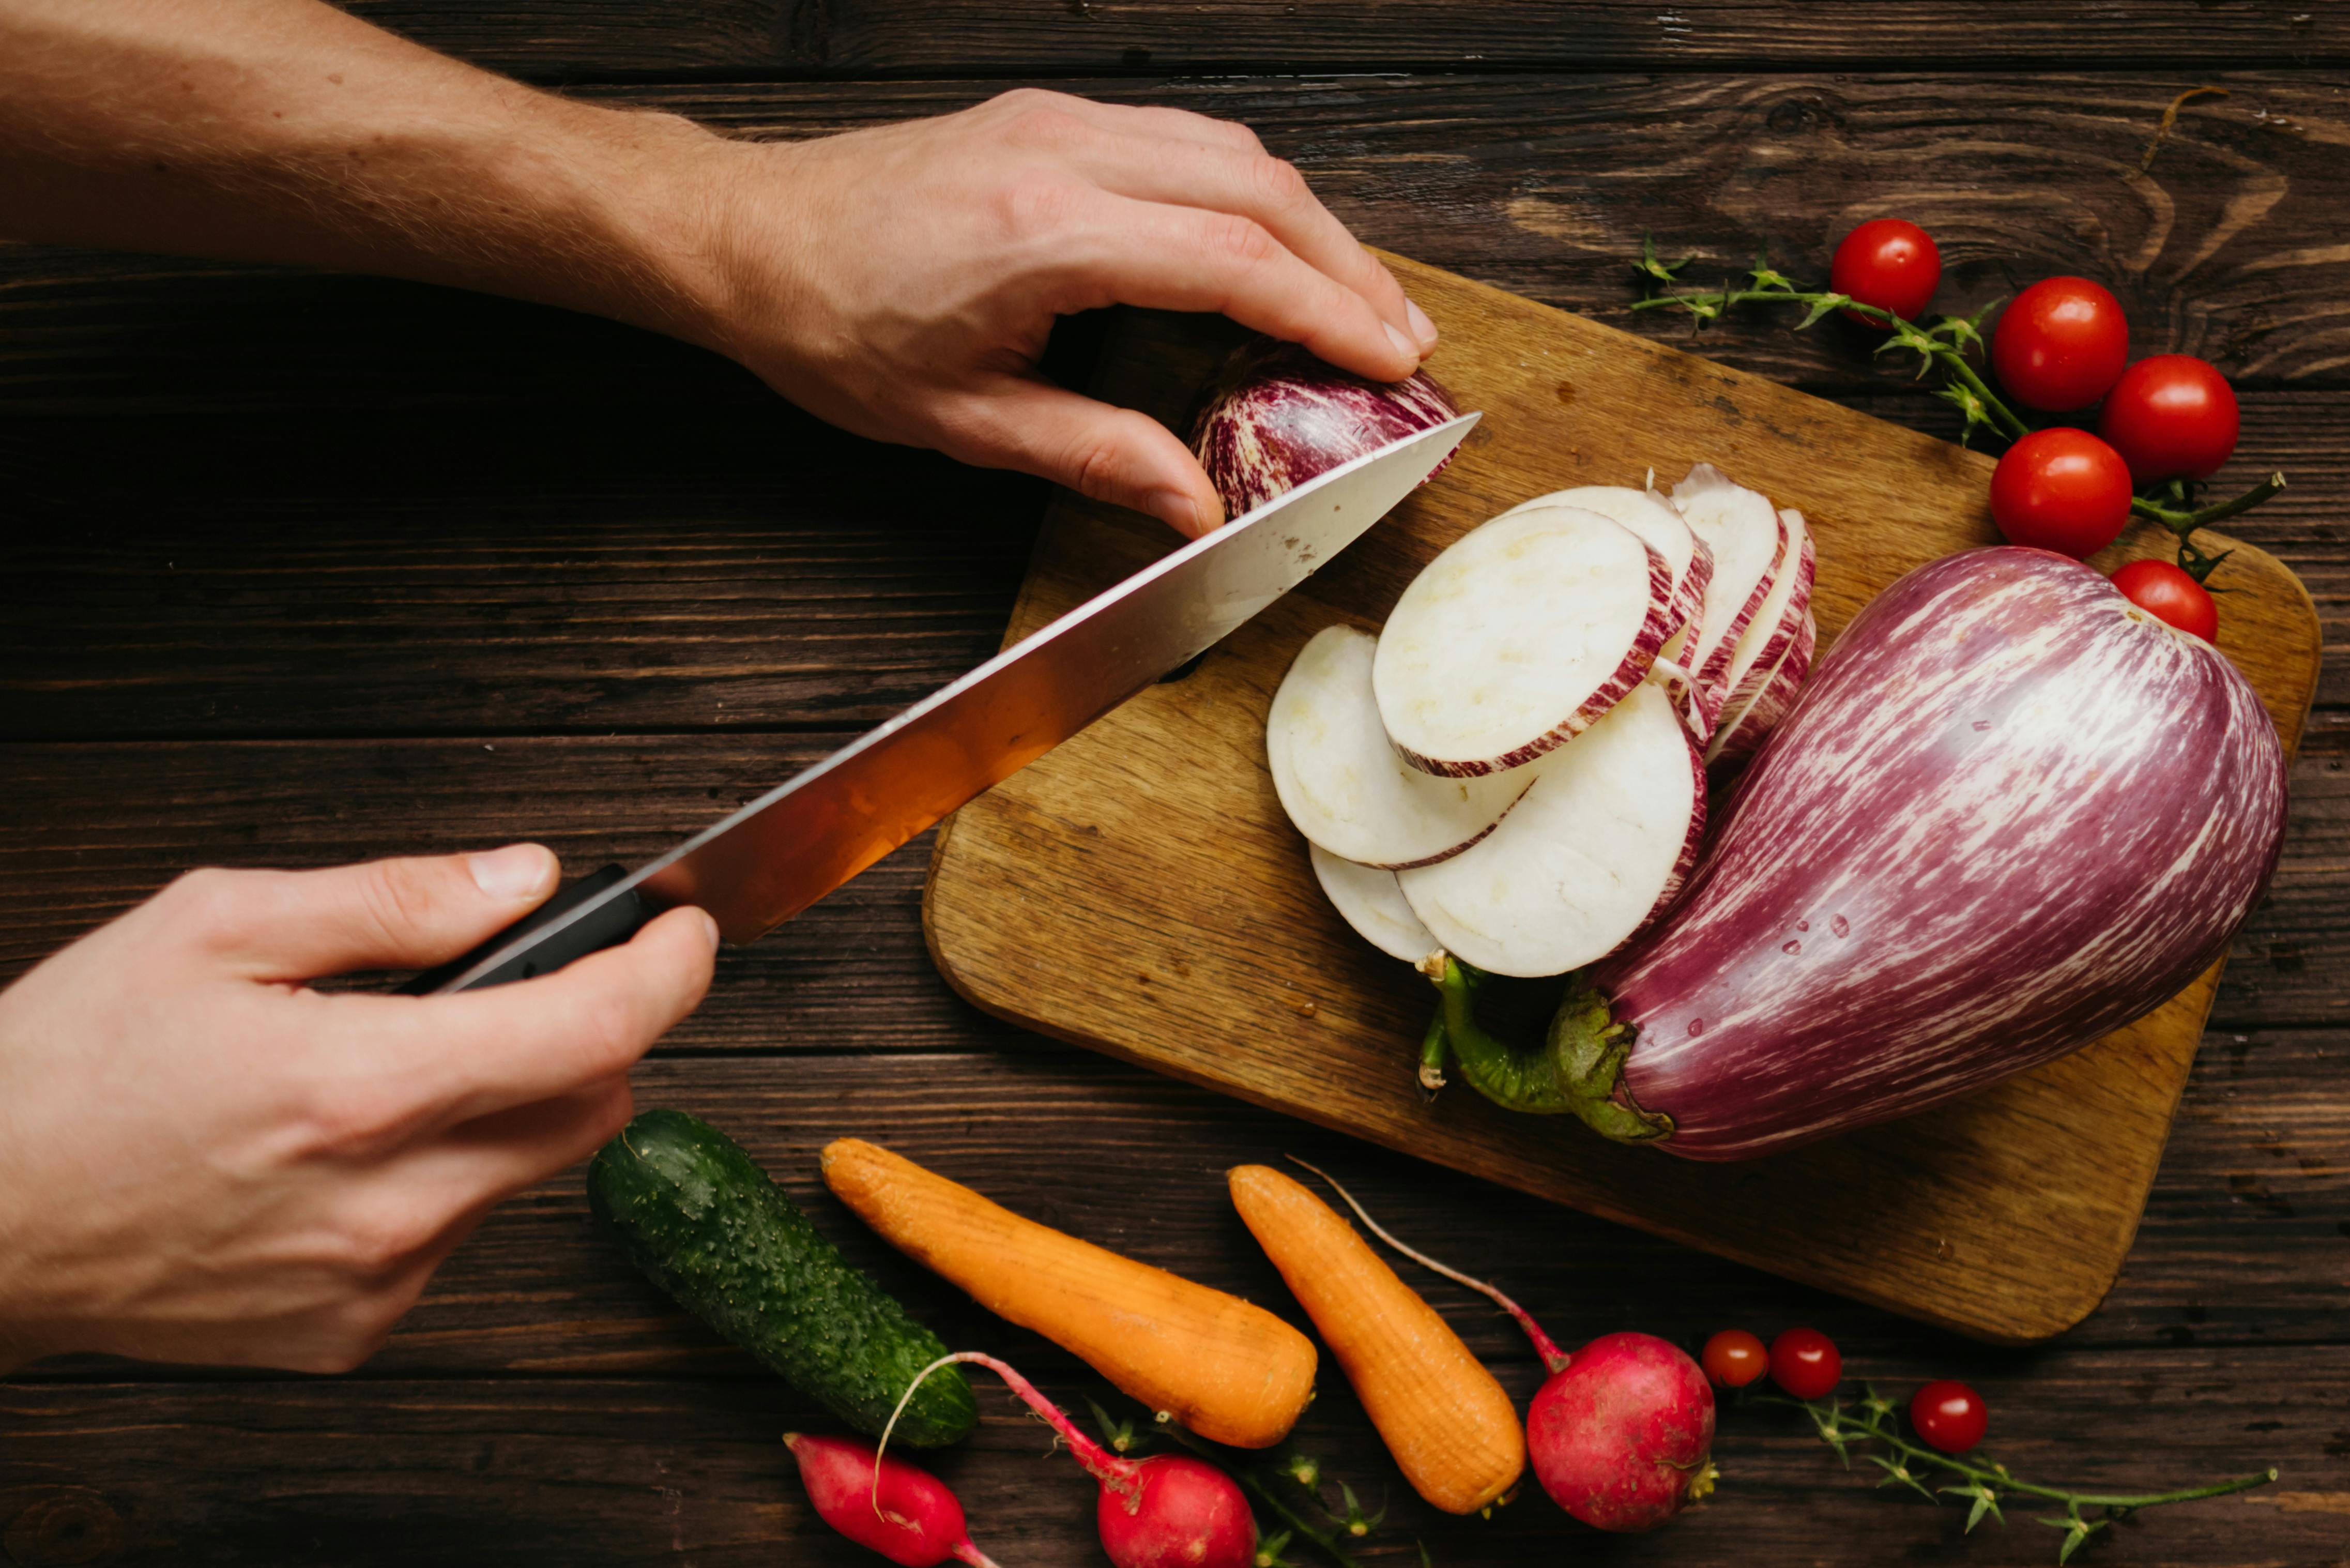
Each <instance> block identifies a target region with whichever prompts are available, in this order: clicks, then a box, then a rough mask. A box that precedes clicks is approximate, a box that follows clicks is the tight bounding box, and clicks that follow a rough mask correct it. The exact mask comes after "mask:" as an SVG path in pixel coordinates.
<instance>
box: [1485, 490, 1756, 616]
mask: <svg viewBox="0 0 2350 1568" xmlns="http://www.w3.org/2000/svg"><path fill="white" fill-rule="evenodd" d="M1546 506H1573V507H1577V508H1579V509H1581V510H1583V511H1585V512H1596V513H1598V514H1599V515H1601V516H1602V517H1608V518H1613V519H1614V520H1615V521H1617V522H1618V523H1621V524H1624V526H1625V527H1627V528H1629V529H1630V530H1632V532H1633V533H1635V534H1638V535H1639V536H1640V537H1641V539H1642V540H1644V541H1645V542H1646V543H1647V544H1648V547H1649V548H1650V549H1652V550H1654V551H1656V553H1657V554H1658V555H1659V556H1663V557H1664V558H1665V565H1666V566H1669V567H1671V568H1672V573H1673V589H1672V600H1671V604H1670V607H1669V609H1668V612H1667V618H1669V620H1670V621H1671V623H1672V627H1673V632H1672V639H1669V640H1668V641H1667V643H1666V654H1665V657H1667V658H1670V657H1671V655H1672V650H1673V649H1674V647H1675V646H1676V640H1675V639H1682V638H1683V637H1685V635H1686V634H1687V633H1688V632H1689V631H1690V628H1691V625H1692V623H1694V622H1695V621H1696V620H1697V618H1698V617H1699V615H1700V613H1701V612H1702V611H1703V609H1704V606H1705V586H1706V584H1707V583H1708V582H1710V581H1711V580H1712V577H1713V552H1712V551H1711V550H1709V549H1707V548H1706V547H1705V546H1704V545H1703V544H1701V543H1700V541H1699V539H1698V536H1697V533H1696V531H1695V530H1694V529H1692V528H1690V525H1689V522H1688V520H1687V519H1686V518H1684V517H1682V515H1681V514H1680V513H1679V512H1678V511H1677V510H1675V509H1674V506H1673V504H1672V503H1671V502H1670V501H1669V500H1667V499H1666V498H1665V497H1663V496H1662V495H1659V494H1658V493H1656V492H1655V491H1653V490H1636V489H1634V488H1633V487H1632V486H1630V485H1628V484H1583V485H1577V486H1576V487H1575V489H1573V490H1554V491H1552V492H1551V493H1549V494H1547V495H1537V496H1535V497H1534V499H1533V500H1532V501H1522V502H1520V503H1518V504H1516V505H1515V506H1513V507H1511V508H1510V509H1509V510H1508V511H1507V512H1504V513H1503V514H1502V515H1503V516H1504V517H1514V516H1516V515H1517V514H1520V513H1521V512H1534V511H1539V510H1541V509H1542V508H1544V507H1546Z"/></svg>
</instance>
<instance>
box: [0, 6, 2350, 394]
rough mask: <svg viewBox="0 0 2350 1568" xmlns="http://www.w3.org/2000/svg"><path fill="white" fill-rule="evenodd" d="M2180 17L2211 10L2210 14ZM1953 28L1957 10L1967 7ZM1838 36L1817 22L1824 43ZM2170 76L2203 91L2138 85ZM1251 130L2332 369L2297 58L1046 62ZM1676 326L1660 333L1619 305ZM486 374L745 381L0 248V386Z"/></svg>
mask: <svg viewBox="0 0 2350 1568" xmlns="http://www.w3.org/2000/svg"><path fill="white" fill-rule="evenodd" d="M2208 14H2210V15H2221V14H2224V13H2223V12H2222V11H2216V10H2215V11H2213V12H2210V13H2208ZM1966 25H1967V26H1974V25H1975V24H1974V19H1973V18H1972V17H1971V16H1970V17H1969V18H1968V21H1967V24H1966ZM1837 30H1838V29H1835V28H1825V27H1823V28H1817V29H1814V32H1815V33H1817V34H1819V35H1822V36H1825V35H1828V34H1831V33H1834V32H1835V31H1837ZM2199 81H2212V82H2217V83H2223V84H2225V85H2227V86H2228V87H2229V88H2230V94H2231V96H2230V97H2228V98H2225V99H2199V100H2197V101H2196V102H2194V103H2191V104H2189V105H2188V106H2187V107H2186V109H2184V110H2182V111H2181V115H2180V119H2179V121H2178V127H2177V129H2176V130H2174V132H2173V133H2172V135H2171V136H2170V137H2169V138H2168V140H2166V141H2165V143H2164V145H2163V147H2162V149H2161V151H2160V153H2159V155H2158V157H2157V159H2156V160H2155V161H2154V163H2153V165H2152V167H2151V168H2150V170H2149V171H2147V172H2146V173H2143V174H2141V173H2139V172H2138V171H2137V165H2138V162H2139V161H2140V159H2141V157H2142V155H2143V153H2144V151H2145V148H2146V145H2147V140H2148V139H2149V138H2150V137H2151V135H2152V134H2153V131H2154V129H2155V127H2156V125H2157V124H2158V121H2159V119H2160V117H2161V114H2162V111H2163V109H2165V107H2166V106H2167V105H2168V103H2169V102H2170V100H2171V99H2172V98H2173V97H2175V96H2176V94H2177V93H2178V91H2180V90H2182V89H2183V88H2186V87H2189V86H2192V85H2195V84H2196V83H2197V82H2199ZM1009 85H1011V84H1010V83H1008V82H999V81H988V80H983V81H970V80H964V81H942V82H941V81H923V82H887V83H857V84H853V85H847V84H778V83H755V82H754V83H729V84H723V85H713V86H690V87H681V86H669V87H655V86H629V87H625V88H596V89H592V90H588V91H587V96H591V97H595V98H597V99H599V100H602V101H610V102H626V103H637V104H643V105H646V106H649V107H657V108H662V109H671V110H674V111H676V112H680V113H683V114H688V115H691V116H694V117H696V118H698V119H703V120H706V121H707V122H709V123H711V124H712V125H714V126H717V127H719V128H721V129H723V130H726V131H728V132H729V133H732V134H739V135H744V136H757V137H805V136H812V135H819V134H824V133H827V132H829V131H834V130H843V129H848V128H852V127H855V126H858V125H867V124H874V123H879V122H882V121H887V120H894V119H905V118H909V117H911V116H917V115H924V114H933V113H940V112H943V111H946V110H949V109H957V108H961V107H962V106H964V105H966V104H969V103H972V102H975V101H977V100H979V99H983V98H986V97H987V96H989V95H990V94H992V93H993V92H995V91H998V90H1000V89H1001V88H1003V87H1006V86H1009ZM1066 85H1067V86H1068V87H1070V88H1073V89H1075V90H1079V91H1083V92H1087V93H1090V94H1093V95H1095V96H1097V97H1101V98H1105V99H1111V100H1115V101H1123V102H1150V103H1164V104H1172V105H1176V106H1178V107H1182V108H1188V109H1198V110H1201V111H1202V112H1206V113H1211V114H1218V115H1224V116H1228V117H1232V118H1235V119H1243V120H1245V121H1247V122H1249V123H1251V124H1252V125H1253V126H1255V127H1256V129H1257V130H1258V131H1259V132H1260V134H1262V135H1263V138H1264V140H1265V141H1266V143H1267V144H1268V146H1270V147H1271V148H1273V149H1274V151H1277V152H1279V153H1281V154H1282V155H1283V156H1285V157H1288V158H1291V159H1293V160H1295V161H1296V162H1297V163H1298V164H1299V165H1300V166H1301V167H1302V168H1303V169H1305V171H1306V172H1307V174H1308V175H1309V177H1310V178H1311V179H1312V180H1313V181H1314V182H1315V188H1316V189H1317V190H1318V191H1320V192H1321V193H1322V194H1323V196H1324V197H1325V199H1326V201H1327V202H1329V203H1330V205H1331V206H1332V207H1333V209H1334V210H1335V211H1336V213H1338V215H1339V216H1340V217H1342V218H1344V219H1345V220H1346V221H1347V222H1348V223H1351V224H1353V225H1354V226H1355V227H1356V229H1357V232H1359V233H1360V234H1362V235H1363V236H1364V237H1365V238H1366V239H1367V240H1369V241H1371V242H1373V243H1376V244H1382V245H1385V246H1388V247H1389V248H1391V249H1395V250H1399V251H1402V252H1405V253H1406V254H1412V255H1417V256H1419V257H1420V258H1422V259H1423V260H1426V261H1430V262H1431V263H1434V264H1435V265H1440V266H1445V267H1449V268H1451V269H1452V270H1454V271H1457V272H1462V273H1465V274H1467V275H1471V276H1474V277H1478V278H1481V279H1483V280H1485V281H1487V282H1491V283H1495V284H1498V285H1501V286H1504V287H1507V288H1510V289H1513V290H1514V291H1516V292H1518V293H1521V294H1524V295H1526V296H1529V297H1533V298H1537V299H1541V300H1543V301H1544V302H1545V303H1548V304H1553V305H1557V306H1561V307H1563V308H1567V309H1573V310H1579V311H1584V312H1587V313H1591V314H1593V315H1595V316H1596V317H1599V318H1601V319H1604V320H1607V321H1610V322H1613V323H1615V324H1617V325H1625V324H1627V323H1628V322H1629V321H1630V320H1631V313H1630V310H1629V306H1630V305H1631V302H1632V300H1633V299H1634V298H1635V290H1634V288H1633V285H1632V274H1631V273H1630V271H1629V269H1628V268H1627V265H1625V264H1626V263H1627V260H1628V259H1629V258H1630V257H1632V256H1634V255H1636V254H1638V250H1639V244H1640V237H1641V234H1642V233H1643V231H1644V230H1653V231H1654V232H1655V233H1656V234H1657V236H1658V239H1659V243H1660V244H1663V245H1664V246H1665V247H1666V249H1667V250H1668V252H1669V254H1676V255H1678V254H1681V253H1682V252H1683V251H1696V252H1699V253H1700V255H1701V257H1702V259H1701V262H1700V267H1699V271H1700V273H1720V272H1726V271H1732V270H1735V269H1736V268H1739V267H1742V266H1744V265H1747V263H1748V261H1749V260H1750V259H1751V257H1752V254H1753V253H1754V252H1755V250H1756V249H1757V248H1758V247H1763V246H1768V247H1769V248H1770V250H1771V251H1772V253H1773V255H1774V256H1775V257H1777V258H1778V259H1779V261H1780V263H1781V265H1783V266H1785V267H1787V268H1789V269H1790V270H1793V271H1796V272H1799V273H1801V274H1803V275H1825V269H1826V265H1827V260H1828V255H1829V254H1830V251H1831V248H1832V247H1833V244H1834V243H1835V238H1836V237H1837V236H1838V235H1839V234H1842V233H1843V232H1844V231H1845V230H1846V229H1847V228H1849V227H1850V226H1851V224H1852V223H1855V222H1856V221H1858V220H1860V219H1862V218H1866V217H1872V216H1877V215H1880V214H1882V213H1904V214H1907V215H1908V216H1911V217H1915V218H1917V219H1918V220H1920V221H1921V222H1923V223H1926V224H1928V225H1929V227H1930V228H1931V229H1932V230H1933V231H1934V233H1935V234H1937V236H1938V237H1939V242H1940V244H1941V247H1942V250H1943V253H1944V255H1945V257H1946V259H1947V262H1948V264H1949V274H1948V278H1947V281H1946V284H1945V286H1944V289H1943V294H1942V296H1941V298H1942V303H1943V305H1944V306H1946V307H1953V308H1955V307H1961V306H1963V307H1965V308H1969V309H1972V308H1974V307H1976V306H1980V305H1982V304H1985V303H1988V302H1990V301H1991V300H1992V299H1994V298H1997V297H1999V296H2002V295H2007V294H2011V293H2012V292H2013V291H2014V290H2015V289H2016V288H2017V287H2018V286H2021V285H2022V284H2024V283H2028V282H2030V281H2032V280H2033V278H2036V277H2038V276H2041V275H2046V274H2049V273H2057V272H2073V273H2083V274H2086V275H2090V276H2093V277H2096V278H2099V279H2101V280H2104V281H2105V282H2106V283H2108V284H2110V285H2112V286H2114V287H2115V288H2116V291H2117V292H2118V294H2119V296H2120V297H2121V298H2122V300H2123V302H2124V304H2125V305H2126V306H2127V308H2128V309H2129V311H2130V314H2131V317H2132V319H2133V321H2135V322H2136V324H2137V349H2138V351H2139V352H2141V353H2147V352H2154V351H2156V350H2158V349H2164V348H2169V349H2179V350H2184V351H2187V352H2192V353H2199V354H2202V355H2204V356H2206V357H2209V358H2214V359H2215V360H2217V361H2218V362H2219V363H2220V365H2221V366H2222V367H2223V368H2225V369H2227V370H2228V371H2229V372H2230V375H2232V376H2235V377H2238V378H2239V379H2243V380H2245V381H2246V382H2248V383H2249V384H2256V385H2275V384H2279V383H2282V382H2285V381H2293V382H2300V383H2323V384H2326V385H2332V386H2342V385H2345V384H2350V354H2345V350H2344V347H2343V345H2344V343H2345V333H2350V157H2345V156H2344V149H2345V146H2350V96H2345V88H2343V86H2342V85H2341V84H2340V83H2339V82H2337V81H2334V80H2333V79H2330V78H2324V77H2319V76H2315V75H2313V74H2306V73H2282V74H2281V73H2217V74H2209V75H2203V76H2195V77H2184V78H2163V77H2160V76H2155V77H2149V76H2147V74H2145V73H2143V72H2126V73H2095V74H2081V73H2072V72H2065V73H2046V74H2034V75H2022V76H2015V75H2002V76H1972V75H1965V76H1955V75H1950V74H1948V73H1934V74H1924V75H1914V76H1913V75H1898V76H1871V77H1850V76H1834V75H1826V74H1821V73H1817V72H1798V73H1790V74H1772V75H1768V76H1693V77H1671V78H1663V79H1659V78H1655V77H1651V76H1646V75H1639V76H1631V75H1606V76H1581V75H1560V74H1531V75H1508V76H1482V75H1462V76H1445V77H1411V76H1399V77H1385V76H1382V77H1354V78H1312V79H1303V80H1301V79H1293V78H1284V79H1280V80H1265V79H1249V78H1237V79H1217V80H1189V81H1172V82H1138V81H1125V80H1118V79H1093V80H1084V81H1073V82H1070V83H1067V84H1066ZM1788 326H1789V322H1788V321H1787V319H1786V318H1785V317H1783V315H1775V314H1765V315H1763V316H1761V317H1751V318H1748V319H1747V320H1745V321H1742V322H1741V323H1739V324H1736V325H1733V326H1732V327H1726V328H1724V329H1722V330H1721V331H1720V332H1719V333H1718V334H1715V335H1711V336H1710V337H1709V338H1708V352H1709V353H1711V354H1713V355H1715V356H1717V357H1721V358H1725V359H1726V360H1727V361H1728V362H1731V363H1734V364H1737V365H1739V366H1741V367H1742V368H1744V369H1753V370H1757V371H1760V372H1762V373H1763V374H1767V375H1772V376H1774V377H1776V378H1778V379H1787V380H1795V381H1798V382H1800V383H1802V384H1804V385H1805V386H1806V387H1809V388H1811V389H1814V390H1843V391H1859V390H1863V389H1867V388H1870V387H1881V386H1883V385H1885V384H1887V381H1888V380H1889V379H1892V377H1893V376H1894V374H1895V373H1894V372H1893V371H1891V370H1890V369H1883V368H1877V369H1872V368H1871V367H1870V366H1869V365H1868V363H1867V355H1866V348H1867V346H1868V345H1867V341H1866V338H1865V337H1862V336H1861V335H1860V334H1859V333H1858V331H1857V329H1850V330H1847V327H1846V324H1843V323H1841V322H1834V321H1832V322H1829V323H1826V324H1824V325H1823V327H1821V328H1819V329H1816V330H1815V331H1814V332H1812V333H1809V334H1804V335H1800V336H1799V335H1797V334H1794V333H1793V332H1790V331H1788V330H1787V327H1788ZM1638 329H1639V330H1641V331H1643V332H1646V333H1649V334H1653V335H1656V336H1659V337H1669V338H1676V339H1677V338H1679V337H1681V336H1683V335H1685V334H1686V332H1687V327H1685V326H1681V325H1677V324H1675V323H1671V322H1667V321H1661V320H1656V319H1653V318H1650V317H1641V318H1639V327H1638ZM321 386H328V387H331V388H332V389H333V392H334V397H335V400H336V404H337V406H338V408H339V409H342V410H356V409H380V408H392V407H404V406H417V405H427V406H433V407H440V408H452V407H455V406H457V405H460V404H463V403H480V402H489V401H499V400H504V401H512V400H516V399H526V400H534V401H536V400H546V401H549V402H562V403H567V404H570V405H572V406H574V407H583V406H597V405H602V404H608V403H612V402H615V401H617V402H619V403H622V404H626V405H629V406H633V407H638V408H653V407H659V406H660V405H662V404H663V403H666V402H670V401H673V400H676V399H678V398H680V397H682V396H691V397H692V398H694V399H696V400H701V399H745V400H747V399H754V398H756V397H757V396H759V393H758V389H757V387H756V385H755V383H754V382H752V381H751V379H750V378H748V377H747V376H745V375H743V374H742V373H741V372H740V371H737V370H734V369H732V368H730V367H727V366H725V365H724V364H723V363H722V362H720V361H718V360H716V359H714V358H712V357H709V356H706V355H702V354H700V353H699V352H697V351H694V350H690V349H685V348H680V347H678V346H676V345H674V344H670V343H666V342H664V341H662V340H660V339H658V338H653V337H648V336H645V335H642V334H637V333H632V332H629V331H628V330H626V329H624V328H620V327H613V326H611V325H609V324H607V323H601V322H594V321H589V320H587V319H585V318H582V317H569V316H566V315H564V314H562V313H560V312H556V311H549V310H544V309H538V308H536V307H531V306H519V305H514V304H509V303H505V302H501V301H493V300H487V299H482V298H476V297H473V296H462V295H454V294H451V293H448V292H446V291H441V290H432V289H426V288H421V287H416V286H403V285H397V284H390V283H383V282H378V281H374V280H366V279H352V278H337V277H326V276H316V275H301V274H295V273H290V272H286V271H282V270H271V269H255V268H245V267H236V266H231V265H223V264H213V263H203V264H190V263H185V262H174V261H169V260H159V259H157V258H153V257H138V256H113V255H102V254H96V253H88V252H81V251H75V250H69V249H66V248H62V247H54V246H36V245H17V246H0V409H5V410H8V411H11V412H15V413H19V414H22V413H30V412H37V411H57V410H68V409H77V408H78V409H85V410H109V411H110V410H121V409H123V408H126V407H147V408H154V409H158V410H188V411H194V410H249V411H252V412H262V411H270V412H279V411H284V410H295V409H301V410H307V409H309V408H311V407H313V406H314V405H315V402H316V400H317V389H318V388H319V387H321Z"/></svg>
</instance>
